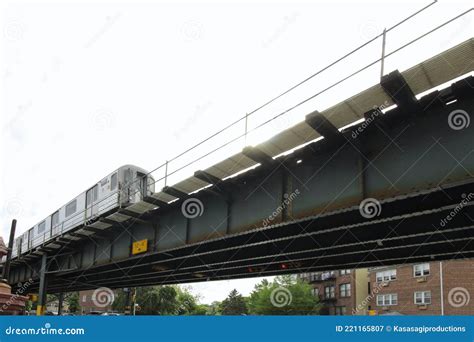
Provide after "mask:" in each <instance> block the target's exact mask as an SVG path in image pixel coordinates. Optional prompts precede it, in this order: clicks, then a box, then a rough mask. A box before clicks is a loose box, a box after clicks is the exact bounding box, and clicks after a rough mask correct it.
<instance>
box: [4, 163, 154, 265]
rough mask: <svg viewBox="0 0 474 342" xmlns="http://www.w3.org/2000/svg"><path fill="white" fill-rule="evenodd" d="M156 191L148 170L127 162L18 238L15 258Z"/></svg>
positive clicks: (14, 248) (13, 255)
mask: <svg viewBox="0 0 474 342" xmlns="http://www.w3.org/2000/svg"><path fill="white" fill-rule="evenodd" d="M154 191H155V181H154V179H153V177H151V176H150V175H149V174H148V172H147V171H146V170H144V169H142V168H139V167H137V166H134V165H124V166H122V167H120V168H119V169H117V170H115V171H114V172H112V173H110V174H109V175H107V176H106V177H104V178H103V179H101V180H100V181H99V182H97V183H96V184H94V185H93V186H91V187H90V188H89V189H87V190H86V191H84V192H83V193H81V194H79V195H78V196H77V197H76V198H74V199H73V200H71V201H69V202H68V203H67V204H66V205H64V206H62V207H61V208H59V209H58V210H56V211H55V212H54V213H52V214H51V215H49V216H48V217H46V218H45V219H44V220H42V221H41V222H39V223H38V224H36V225H35V226H33V227H32V228H30V229H29V230H27V231H26V232H24V233H23V234H22V235H20V236H19V237H17V238H16V239H15V243H14V246H13V250H12V258H13V257H17V256H20V255H22V254H25V253H27V252H29V251H30V250H31V249H34V248H36V247H38V246H40V245H42V244H44V243H46V242H48V241H50V240H52V239H54V238H55V237H57V236H59V235H61V234H64V233H65V232H68V231H70V230H72V229H75V228H77V227H79V226H82V225H85V224H88V223H89V222H93V221H95V220H97V219H99V218H100V217H104V216H108V215H110V214H112V213H114V212H115V211H117V210H118V209H119V208H125V207H127V206H129V205H131V204H134V203H137V202H139V201H141V200H142V199H143V197H145V196H149V195H151V194H152V193H153V192H154Z"/></svg>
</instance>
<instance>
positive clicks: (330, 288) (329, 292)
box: [324, 285, 336, 298]
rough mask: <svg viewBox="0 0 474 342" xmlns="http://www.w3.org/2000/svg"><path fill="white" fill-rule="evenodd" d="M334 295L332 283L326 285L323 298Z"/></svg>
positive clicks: (333, 296)
mask: <svg viewBox="0 0 474 342" xmlns="http://www.w3.org/2000/svg"><path fill="white" fill-rule="evenodd" d="M335 297H336V291H335V288H334V285H331V286H326V287H325V288H324V298H335Z"/></svg>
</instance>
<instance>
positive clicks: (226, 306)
mask: <svg viewBox="0 0 474 342" xmlns="http://www.w3.org/2000/svg"><path fill="white" fill-rule="evenodd" d="M220 312H221V314H222V315H246V314H247V313H248V309H247V304H246V303H245V299H244V298H243V297H242V295H241V294H240V293H238V292H237V290H236V289H234V290H232V291H231V292H230V293H229V295H228V296H227V298H226V299H224V300H223V301H222V303H221V305H220Z"/></svg>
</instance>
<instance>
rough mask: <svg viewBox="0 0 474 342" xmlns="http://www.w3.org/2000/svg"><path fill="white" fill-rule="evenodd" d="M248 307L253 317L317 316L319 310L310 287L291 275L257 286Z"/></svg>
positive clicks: (263, 282)
mask: <svg viewBox="0 0 474 342" xmlns="http://www.w3.org/2000/svg"><path fill="white" fill-rule="evenodd" d="M248 306H249V310H250V313H251V314H254V315H317V314H318V313H319V310H320V305H319V303H318V300H317V299H316V297H315V296H314V295H313V293H312V287H311V285H309V284H307V283H305V282H303V281H301V280H300V279H297V278H296V277H294V276H291V275H290V276H280V277H276V278H275V280H274V281H273V282H271V283H270V282H269V281H267V280H265V279H264V280H263V281H262V282H261V283H260V284H257V285H256V286H255V289H254V291H253V292H252V293H251V294H250V298H249V300H248Z"/></svg>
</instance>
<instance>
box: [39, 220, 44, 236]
mask: <svg viewBox="0 0 474 342" xmlns="http://www.w3.org/2000/svg"><path fill="white" fill-rule="evenodd" d="M45 228H46V222H45V221H43V222H41V223H40V224H39V225H38V234H41V233H44V231H45Z"/></svg>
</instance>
